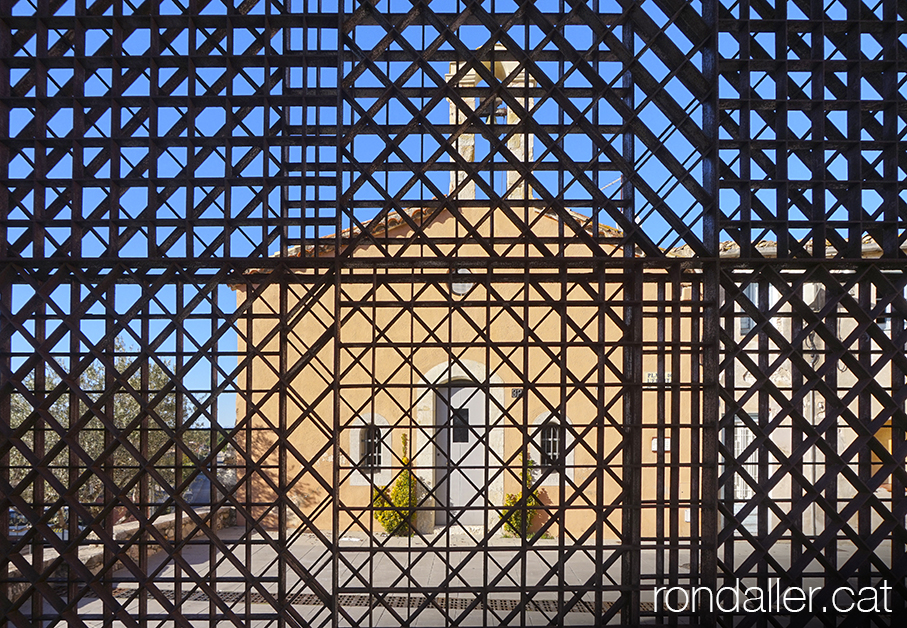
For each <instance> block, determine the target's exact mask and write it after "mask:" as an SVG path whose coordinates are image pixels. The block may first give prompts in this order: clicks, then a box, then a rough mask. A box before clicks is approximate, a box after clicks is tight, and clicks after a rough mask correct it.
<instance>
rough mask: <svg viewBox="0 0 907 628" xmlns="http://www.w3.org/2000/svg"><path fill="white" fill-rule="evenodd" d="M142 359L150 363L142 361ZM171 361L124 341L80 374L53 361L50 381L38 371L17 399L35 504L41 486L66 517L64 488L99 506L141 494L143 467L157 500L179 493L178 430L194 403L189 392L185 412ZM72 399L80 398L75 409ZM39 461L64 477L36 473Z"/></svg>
mask: <svg viewBox="0 0 907 628" xmlns="http://www.w3.org/2000/svg"><path fill="white" fill-rule="evenodd" d="M136 359H147V360H148V362H147V363H146V364H142V365H140V366H138V368H135V367H134V361H135V360H136ZM68 366H69V365H66V366H65V367H66V368H68ZM170 366H171V365H170V364H168V363H164V365H163V366H162V365H161V364H159V363H157V362H155V361H154V360H152V359H150V358H143V357H141V356H140V357H138V358H137V357H136V355H135V351H134V350H130V348H129V347H128V346H127V345H126V344H125V343H124V342H122V341H120V340H118V341H117V342H116V343H115V345H114V351H113V355H111V356H110V359H109V361H107V362H106V363H105V362H102V361H98V360H95V361H93V362H92V363H91V365H90V366H88V368H86V369H85V370H84V371H82V372H81V373H79V374H78V375H76V374H72V373H63V374H62V376H61V374H60V373H59V372H58V371H57V370H53V369H50V368H48V369H47V370H46V371H45V373H44V377H43V380H44V381H43V386H42V385H39V382H37V381H36V380H37V378H36V377H35V373H34V372H32V373H31V374H30V376H29V377H27V378H26V379H25V381H24V382H23V383H22V387H21V388H20V389H19V390H18V391H17V392H15V393H14V394H13V395H11V399H10V404H11V408H10V409H11V417H10V418H11V426H10V427H11V428H12V431H13V438H11V439H10V442H11V445H12V446H11V449H10V451H9V458H8V464H9V471H10V477H9V479H10V484H11V485H12V486H13V487H14V490H15V491H17V492H19V493H20V494H21V496H22V497H23V498H24V499H25V501H27V502H30V503H33V502H34V501H35V499H36V497H38V496H39V495H38V493H37V492H36V487H38V486H40V487H41V490H42V492H43V500H42V501H43V503H44V504H43V505H52V504H54V502H57V504H56V506H54V507H56V508H58V515H59V516H60V517H62V508H60V506H61V504H60V503H59V502H58V499H59V497H60V495H59V492H60V490H58V489H62V490H66V491H71V490H72V489H73V488H75V487H78V488H77V495H78V499H79V501H80V502H81V503H83V504H87V505H89V506H90V509H94V510H97V509H98V507H99V506H100V505H101V504H103V503H104V502H105V501H107V500H116V501H122V500H123V499H130V500H133V501H138V499H139V492H140V488H141V483H140V482H139V481H138V479H137V478H139V477H140V476H141V475H142V474H143V473H147V474H148V477H149V480H148V499H149V501H151V502H154V501H157V500H159V499H160V498H161V497H162V496H164V495H166V494H169V493H172V492H173V488H172V485H173V483H174V481H175V479H176V467H177V464H176V463H177V451H178V449H177V447H176V446H175V444H174V442H173V438H172V435H173V430H174V429H175V428H176V426H177V423H178V421H182V422H185V421H188V420H189V417H190V416H191V412H190V410H191V408H192V407H193V406H192V405H191V403H190V401H189V399H187V398H185V396H183V398H182V399H181V400H180V403H181V406H182V409H183V412H182V417H179V416H178V414H177V403H178V395H177V394H176V392H175V391H174V388H173V386H172V385H171V384H172V376H171V375H170V374H169V373H168V372H167V371H168V370H170ZM165 369H166V370H165ZM126 373H129V375H128V376H127V375H125V374H126ZM143 379H144V381H143ZM71 404H77V405H76V411H75V412H70V409H71ZM205 433H207V430H205ZM187 434H192V432H184V433H183V436H182V438H183V440H184V441H185V440H187V437H186V436H187ZM41 440H43V444H41V442H40V441H41ZM194 449H196V450H197V448H195V447H194ZM143 452H144V454H143ZM36 466H39V467H41V468H42V469H47V470H49V471H50V473H52V474H53V477H54V479H55V480H56V483H57V484H56V485H55V483H54V482H52V481H48V480H49V479H50V478H48V477H46V476H42V474H39V473H36V472H35V471H34V470H35V467H36ZM45 473H46V472H45ZM105 478H109V481H108V482H106V483H105ZM35 505H36V506H38V507H42V506H43V505H39V504H35Z"/></svg>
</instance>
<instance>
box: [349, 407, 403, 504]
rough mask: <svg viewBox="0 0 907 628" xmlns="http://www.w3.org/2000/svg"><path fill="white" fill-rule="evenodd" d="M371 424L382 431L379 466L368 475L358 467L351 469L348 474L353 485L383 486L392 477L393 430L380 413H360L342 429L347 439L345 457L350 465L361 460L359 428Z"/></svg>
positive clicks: (354, 464) (388, 482)
mask: <svg viewBox="0 0 907 628" xmlns="http://www.w3.org/2000/svg"><path fill="white" fill-rule="evenodd" d="M372 424H374V425H375V426H377V427H378V428H379V429H380V430H381V431H382V432H384V438H382V439H381V468H380V469H379V470H378V471H377V473H372V474H371V475H370V476H369V475H366V474H364V473H362V471H359V470H358V469H357V470H355V471H353V473H352V474H351V475H350V484H351V485H353V486H372V485H373V484H374V485H375V486H378V487H381V488H384V487H385V486H387V485H388V484H390V481H391V479H392V478H393V470H392V466H393V464H392V462H393V448H392V441H393V430H391V426H390V423H388V422H387V419H385V418H384V417H383V416H381V415H380V414H360V415H358V416H356V417H355V418H353V420H352V421H351V422H350V424H349V426H348V427H347V428H346V429H345V430H344V431H345V432H346V433H347V435H348V439H349V447H348V449H347V451H349V455H348V456H347V458H348V462H349V464H350V466H356V465H357V464H358V463H359V461H360V460H362V445H361V440H362V439H361V437H360V430H362V428H364V427H367V426H369V425H372Z"/></svg>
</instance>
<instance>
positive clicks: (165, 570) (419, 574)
mask: <svg viewBox="0 0 907 628" xmlns="http://www.w3.org/2000/svg"><path fill="white" fill-rule="evenodd" d="M219 538H220V539H221V540H223V541H224V543H225V544H226V546H227V548H228V549H229V550H230V551H229V552H228V553H227V554H224V553H221V552H220V551H218V550H216V548H215V547H214V546H213V545H212V544H210V543H207V542H200V543H197V544H192V545H189V546H187V547H185V548H184V549H183V551H182V552H181V553H180V558H181V560H180V561H176V560H173V559H172V558H170V557H168V556H167V555H166V554H164V553H163V552H162V553H159V554H157V555H155V556H153V557H152V558H151V559H150V561H149V562H150V564H149V573H155V574H156V575H155V577H154V579H153V582H154V585H155V586H156V587H157V589H158V590H159V591H160V593H159V594H158V595H159V597H158V598H157V599H155V598H154V597H153V596H151V595H149V598H148V601H147V602H145V604H147V606H146V607H145V608H144V609H140V606H139V602H138V600H137V599H136V588H137V586H138V585H137V583H136V582H135V581H134V579H132V578H131V577H130V575H129V573H128V572H127V571H125V570H120V571H118V572H116V573H115V574H114V586H116V587H118V588H117V589H115V591H114V594H115V597H116V598H117V601H118V602H120V603H123V604H125V608H126V609H127V612H128V613H129V614H130V615H131V616H132V617H133V618H134V617H135V615H136V614H138V613H140V612H141V614H143V615H147V616H148V617H149V619H150V620H151V621H149V622H148V625H149V626H150V625H154V626H158V625H160V626H170V625H174V626H175V625H179V623H180V622H176V623H174V619H173V617H174V616H173V613H172V611H171V610H170V608H172V607H170V604H171V603H172V602H173V601H175V599H176V598H177V597H178V596H179V597H181V598H182V599H183V602H182V604H181V607H180V610H181V611H182V612H181V616H182V617H183V618H185V619H186V621H187V622H188V623H189V624H190V625H194V626H195V625H197V626H213V625H217V626H220V625H239V626H255V627H258V626H260V627H264V626H274V627H275V628H279V626H280V625H281V624H280V622H278V621H277V620H276V619H275V618H276V617H277V616H280V617H282V618H283V619H284V620H286V623H285V624H283V625H286V626H304V625H313V626H322V625H324V626H331V625H332V622H333V617H332V611H331V609H330V606H331V605H332V604H336V606H337V608H338V611H337V613H338V617H337V619H338V625H340V626H357V625H362V626H398V625H401V624H407V625H412V626H444V625H450V624H453V623H455V624H457V625H462V626H485V625H510V626H518V625H549V624H551V623H552V622H554V625H576V626H590V625H595V618H596V616H595V614H594V610H595V606H594V604H595V602H596V598H595V594H594V591H595V590H596V589H597V588H600V587H596V586H595V583H600V584H603V585H604V587H603V591H602V594H601V595H602V597H601V602H602V609H603V611H605V612H607V610H608V608H609V605H610V604H609V603H610V601H612V600H616V599H617V597H618V593H617V592H616V591H614V590H610V591H609V590H607V589H608V587H611V588H612V589H613V588H615V587H616V586H617V585H618V584H619V583H620V555H619V552H620V547H619V546H617V545H614V546H606V547H602V548H599V549H598V550H597V551H596V549H595V548H580V547H559V545H558V541H557V540H554V539H541V540H539V541H537V542H536V543H535V544H534V546H533V548H532V549H531V550H530V551H527V552H525V553H521V552H520V549H519V545H520V544H521V541H520V540H519V539H505V538H494V539H491V540H490V541H488V542H487V543H486V547H484V548H483V550H482V551H481V552H479V553H476V554H474V555H472V556H470V551H471V550H475V548H476V539H474V538H472V537H471V536H469V535H467V534H446V535H439V536H437V537H436V538H434V539H432V540H431V541H430V542H429V543H426V542H425V541H421V540H420V541H415V540H411V539H404V538H382V537H377V538H375V539H373V541H372V543H368V542H367V540H366V538H364V537H363V535H350V536H347V537H343V538H342V539H341V541H340V546H341V549H342V551H341V552H339V553H337V555H336V557H335V556H332V554H331V553H330V552H328V551H326V550H325V548H324V545H323V544H322V541H321V540H319V539H318V538H317V537H316V536H315V535H312V534H305V535H301V536H297V537H296V538H295V539H294V540H293V542H292V543H291V544H290V546H289V548H290V551H289V552H278V551H277V549H276V547H275V546H274V545H273V544H269V543H268V542H266V541H265V540H264V539H262V537H261V536H260V535H257V534H254V535H252V536H251V537H248V538H247V537H245V536H244V530H242V529H241V528H238V527H233V528H227V529H224V530H222V531H220V533H219ZM369 545H371V546H372V547H371V548H370V547H369ZM779 547H783V545H782V546H779ZM743 550H744V551H743V553H741V554H740V556H738V560H740V559H743V558H744V557H745V548H743ZM641 558H642V563H643V564H642V571H643V572H644V573H645V572H653V571H654V570H655V569H656V560H659V556H658V553H657V552H655V551H654V550H653V551H644V552H643V553H642V557H641ZM776 558H777V560H778V561H779V565H780V566H781V567H782V568H786V567H787V564H788V562H787V561H786V560H785V557H784V554H783V553H779V555H778V556H777V557H776ZM841 558H842V559H846V555H845V554H842V555H841ZM212 559H213V565H214V567H213V568H212ZM661 559H662V560H667V557H666V556H665V555H664V554H662V556H661ZM599 561H600V562H599ZM680 562H681V565H680V572H681V574H683V573H684V572H686V573H688V572H689V564H688V557H685V556H684V555H681V558H680ZM597 564H602V565H603V566H604V569H603V570H602V571H603V573H599V575H598V576H596V565H597ZM335 568H336V574H337V583H338V584H339V587H338V588H337V594H335V593H334V590H335V583H334V578H333V574H334V573H335ZM281 570H283V573H284V574H285V581H284V585H283V586H284V589H283V590H282V589H281V588H280V583H279V580H280V578H279V575H280V573H281ZM250 574H251V577H250ZM199 580H201V581H203V582H205V583H206V584H205V587H198V586H196V583H197V582H198V581H199ZM481 590H486V591H487V595H486V596H485V597H479V596H477V593H478V592H479V591H481ZM177 592H179V593H178V594H177ZM369 594H378V595H380V596H381V601H376V600H375V598H373V597H370V595H369ZM426 595H428V597H426ZM130 598H131V599H130ZM326 600H328V601H329V602H328V603H325V601H326ZM642 601H643V604H644V609H651V608H652V607H651V602H652V593H651V591H643V592H642ZM78 609H79V610H78V612H79V615H80V616H81V617H83V618H84V619H87V620H89V621H88V622H87V623H88V625H98V626H102V625H108V626H109V625H122V626H127V625H129V623H130V622H129V621H128V620H126V619H125V618H124V619H122V620H116V619H115V620H113V622H112V624H111V623H106V624H105V622H103V621H100V618H101V617H103V612H104V611H103V605H102V603H101V601H100V599H98V598H97V597H96V596H93V597H87V598H86V599H83V600H82V601H81V602H80V603H79V605H78ZM559 609H567V612H565V613H560V617H558V615H559V613H558V611H559ZM48 612H50V609H48ZM611 623H613V624H614V625H619V619H618V618H615V619H614V621H613V622H611ZM681 623H682V622H681Z"/></svg>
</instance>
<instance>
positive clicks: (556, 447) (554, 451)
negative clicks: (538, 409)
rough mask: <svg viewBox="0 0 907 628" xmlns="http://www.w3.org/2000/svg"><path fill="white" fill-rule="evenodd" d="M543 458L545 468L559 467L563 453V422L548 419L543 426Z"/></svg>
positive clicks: (542, 462)
mask: <svg viewBox="0 0 907 628" xmlns="http://www.w3.org/2000/svg"><path fill="white" fill-rule="evenodd" d="M541 437H542V439H541V440H542V443H541V444H542V460H541V467H542V468H543V469H552V468H555V467H559V466H560V463H561V454H562V453H563V442H564V441H563V438H561V424H560V423H559V422H557V421H554V420H552V421H548V422H547V423H545V425H543V426H542V433H541Z"/></svg>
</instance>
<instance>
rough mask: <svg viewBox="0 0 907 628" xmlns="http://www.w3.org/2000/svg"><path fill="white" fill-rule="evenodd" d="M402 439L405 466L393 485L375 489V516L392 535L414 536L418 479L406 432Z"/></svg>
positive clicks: (373, 497)
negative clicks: (408, 447) (411, 458)
mask: <svg viewBox="0 0 907 628" xmlns="http://www.w3.org/2000/svg"><path fill="white" fill-rule="evenodd" d="M402 440H403V456H402V463H403V468H402V469H401V470H400V473H399V474H398V475H397V479H396V481H395V482H394V483H393V486H385V487H384V488H381V489H379V488H376V489H374V491H373V494H372V505H373V506H374V508H375V517H376V518H377V519H378V521H379V522H381V526H382V527H383V528H384V530H385V531H386V532H387V533H388V534H390V535H391V536H412V535H413V532H414V531H415V529H414V525H413V519H414V518H415V516H416V504H417V500H418V495H417V494H416V493H417V490H418V480H417V479H416V474H415V473H413V469H412V463H411V462H410V459H409V455H408V451H407V447H406V445H407V440H406V434H404V435H403V438H402Z"/></svg>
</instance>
